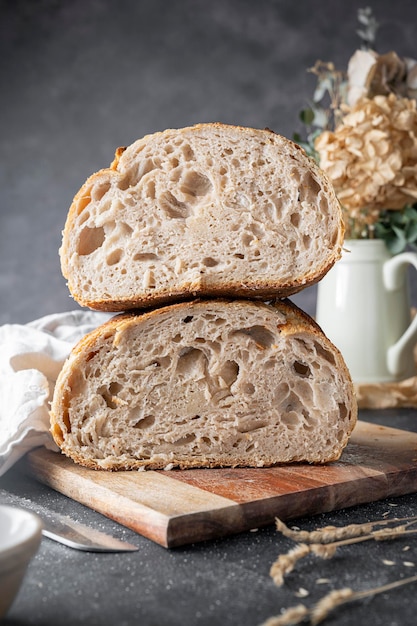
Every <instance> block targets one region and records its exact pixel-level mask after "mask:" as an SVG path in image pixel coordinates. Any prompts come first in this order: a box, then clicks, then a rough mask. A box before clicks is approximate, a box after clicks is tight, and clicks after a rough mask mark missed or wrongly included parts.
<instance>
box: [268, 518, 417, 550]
mask: <svg viewBox="0 0 417 626" xmlns="http://www.w3.org/2000/svg"><path fill="white" fill-rule="evenodd" d="M398 522H406V523H407V525H409V524H412V523H415V522H417V515H415V516H411V517H404V518H394V519H390V520H387V519H384V520H377V521H376V522H365V523H364V524H349V525H348V526H340V527H336V526H326V527H325V528H319V529H317V530H313V531H307V530H293V529H292V528H289V527H288V526H287V525H286V524H285V523H284V522H283V521H282V520H280V519H279V518H276V519H275V523H276V528H277V530H278V531H279V532H281V533H282V534H283V535H284V537H288V538H289V539H292V540H293V541H296V542H297V543H300V542H302V543H333V542H334V541H339V540H341V539H350V538H353V537H360V536H362V535H369V534H370V533H372V532H373V529H374V528H375V526H388V525H389V524H394V523H398Z"/></svg>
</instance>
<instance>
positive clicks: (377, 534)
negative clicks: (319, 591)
mask: <svg viewBox="0 0 417 626" xmlns="http://www.w3.org/2000/svg"><path fill="white" fill-rule="evenodd" d="M396 522H404V523H400V524H399V525H398V526H394V527H390V524H394V523H396ZM416 522H417V516H411V517H405V518H394V519H391V520H386V519H385V520H378V521H376V522H366V523H364V524H350V525H348V526H342V527H340V528H336V527H333V526H327V527H325V528H322V529H319V530H315V531H312V532H308V531H299V530H292V529H290V528H288V526H286V524H284V522H282V521H281V520H279V519H277V520H276V525H277V529H278V530H279V531H280V532H281V533H282V534H283V535H284V536H286V537H289V538H291V539H292V540H293V541H297V542H299V541H300V540H301V541H302V543H298V545H297V546H296V547H295V548H292V549H291V550H290V551H289V552H287V553H286V554H281V555H280V556H279V557H278V559H277V560H276V561H275V562H274V563H273V564H272V566H271V569H270V574H271V577H272V579H273V581H274V583H275V584H276V585H277V586H278V587H280V586H281V585H283V584H284V578H285V575H286V574H289V573H290V572H292V571H293V569H294V567H295V565H296V564H297V563H298V561H300V560H301V559H303V558H304V557H306V556H307V555H308V554H315V555H316V556H319V557H320V558H322V559H331V558H332V557H333V556H334V555H335V553H336V550H337V549H338V548H340V547H342V546H348V545H353V544H355V543H360V542H362V541H370V540H373V541H386V540H389V539H397V538H399V537H404V536H406V535H412V534H416V533H417V528H411V529H410V528H409V527H410V526H412V525H413V524H415V523H416ZM378 526H386V528H379V529H378V528H377V529H376V530H373V529H374V528H375V527H378Z"/></svg>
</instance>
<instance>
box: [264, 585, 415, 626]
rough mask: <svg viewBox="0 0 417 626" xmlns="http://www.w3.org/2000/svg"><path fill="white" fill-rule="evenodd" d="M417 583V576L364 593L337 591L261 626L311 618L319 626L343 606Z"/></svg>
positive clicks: (279, 625)
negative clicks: (332, 612)
mask: <svg viewBox="0 0 417 626" xmlns="http://www.w3.org/2000/svg"><path fill="white" fill-rule="evenodd" d="M415 582H417V575H416V576H410V577H409V578H403V579H402V580H395V581H393V582H391V583H387V584H386V585H381V586H380V587H374V588H373V589H366V590H364V591H353V590H352V589H350V588H349V587H345V588H343V589H335V590H333V591H331V592H330V593H328V594H326V595H325V596H323V598H321V599H320V600H319V601H318V602H317V603H316V604H315V605H314V606H313V607H312V608H311V609H308V608H307V607H306V606H304V605H303V604H299V605H297V606H294V607H290V608H289V609H287V610H286V611H285V612H284V613H282V614H281V615H279V616H276V617H271V618H269V619H268V620H267V621H266V622H263V624H261V626H293V625H295V624H301V622H303V621H304V620H306V619H307V618H309V620H310V624H311V626H317V624H320V623H321V622H323V620H325V619H326V617H328V615H329V613H330V612H331V611H333V610H334V609H336V608H337V607H339V606H341V605H342V604H347V603H348V602H354V601H357V600H363V599H364V598H368V597H371V596H375V595H378V594H380V593H386V592H387V591H392V590H393V589H397V588H398V587H402V586H404V585H409V584H411V583H415Z"/></svg>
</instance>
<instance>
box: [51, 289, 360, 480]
mask: <svg viewBox="0 0 417 626" xmlns="http://www.w3.org/2000/svg"><path fill="white" fill-rule="evenodd" d="M356 416H357V408H356V403H355V397H354V392H353V386H352V382H351V379H350V376H349V373H348V371H347V369H346V366H345V364H344V361H343V359H342V357H341V355H340V353H339V351H338V350H337V349H336V348H335V347H334V346H333V344H332V343H331V342H330V341H329V340H328V339H327V338H326V337H325V336H324V334H323V333H322V331H321V330H320V328H319V327H318V326H317V325H316V324H315V322H314V321H313V320H311V319H310V318H309V317H308V316H307V315H306V314H304V313H303V312H302V311H300V310H299V309H298V308H297V307H295V305H292V304H291V303H290V302H289V301H277V302H276V303H274V304H265V303H262V302H256V301H251V300H215V299H213V300H207V301H193V302H187V303H179V304H173V305H169V306H165V307H163V308H160V309H156V310H152V311H148V312H145V313H142V314H133V313H132V314H125V315H119V316H116V317H114V318H112V319H111V320H110V321H109V322H107V323H106V324H104V325H103V326H101V327H99V328H98V329H96V330H95V331H93V332H92V333H90V334H89V335H87V336H86V337H85V338H84V339H82V340H81V342H80V343H79V344H78V346H76V348H75V349H74V350H73V352H72V354H71V356H70V357H69V359H68V360H67V362H66V363H65V365H64V367H63V369H62V372H61V374H60V376H59V378H58V381H57V383H56V387H55V393H54V398H53V402H52V407H51V431H52V434H53V437H54V439H55V441H56V442H57V444H58V445H59V446H60V447H61V449H62V451H63V452H64V453H65V454H66V455H68V456H69V457H71V458H72V459H74V461H76V462H78V463H80V464H82V465H85V466H87V467H91V468H104V469H110V470H115V469H133V468H153V469H158V468H168V469H169V468H172V467H180V468H191V467H221V466H230V467H234V466H247V467H249V466H252V467H261V466H270V465H274V464H279V463H287V462H291V461H306V462H309V463H324V462H327V461H332V460H335V459H337V458H338V457H339V456H340V454H341V453H342V450H343V448H344V447H345V446H346V444H347V441H348V438H349V435H350V433H351V431H352V429H353V427H354V424H355V421H356Z"/></svg>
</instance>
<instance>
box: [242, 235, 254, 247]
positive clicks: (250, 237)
mask: <svg viewBox="0 0 417 626" xmlns="http://www.w3.org/2000/svg"><path fill="white" fill-rule="evenodd" d="M253 239H254V237H253V235H242V243H243V245H244V246H249V245H250V243H251V242H252V241H253Z"/></svg>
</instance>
